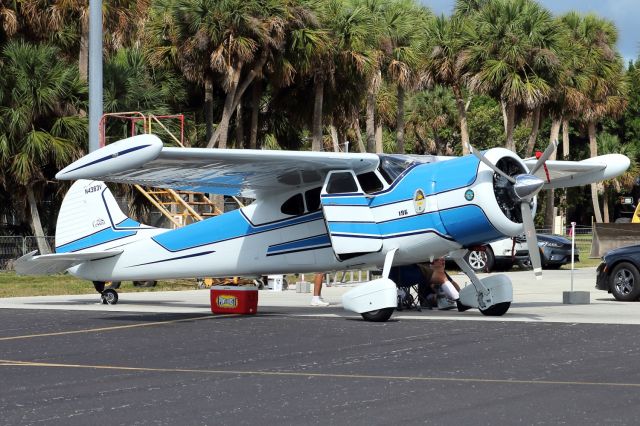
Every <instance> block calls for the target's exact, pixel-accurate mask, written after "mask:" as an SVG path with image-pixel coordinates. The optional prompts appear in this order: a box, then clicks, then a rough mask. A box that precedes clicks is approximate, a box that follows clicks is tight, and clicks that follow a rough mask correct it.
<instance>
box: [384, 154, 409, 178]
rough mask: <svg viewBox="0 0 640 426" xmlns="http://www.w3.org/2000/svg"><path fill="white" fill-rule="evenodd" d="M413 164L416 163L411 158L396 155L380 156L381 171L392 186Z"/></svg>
mask: <svg viewBox="0 0 640 426" xmlns="http://www.w3.org/2000/svg"><path fill="white" fill-rule="evenodd" d="M413 164H414V161H413V160H412V159H410V158H406V157H401V156H394V155H380V168H379V170H380V174H381V175H382V177H383V178H384V179H385V180H386V181H387V183H388V184H391V183H393V181H395V180H396V179H397V178H398V176H400V175H401V174H402V173H403V172H404V171H405V170H407V169H408V168H409V167H410V166H412V165H413Z"/></svg>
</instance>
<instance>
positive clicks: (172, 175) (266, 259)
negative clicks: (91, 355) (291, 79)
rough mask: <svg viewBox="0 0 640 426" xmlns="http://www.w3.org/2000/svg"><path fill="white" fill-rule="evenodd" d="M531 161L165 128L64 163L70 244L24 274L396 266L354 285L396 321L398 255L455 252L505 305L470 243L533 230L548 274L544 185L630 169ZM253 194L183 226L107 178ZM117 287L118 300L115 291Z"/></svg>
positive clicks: (34, 259) (98, 275) (25, 261)
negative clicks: (286, 142)
mask: <svg viewBox="0 0 640 426" xmlns="http://www.w3.org/2000/svg"><path fill="white" fill-rule="evenodd" d="M555 147H556V144H555V143H554V144H551V145H550V146H549V147H548V148H547V149H546V150H545V152H544V153H543V154H542V155H541V156H540V158H538V159H536V158H532V159H526V160H523V159H521V158H519V157H518V156H517V155H516V154H514V153H513V152H512V151H509V150H507V149H504V148H492V149H489V150H487V151H486V152H484V153H481V152H479V151H477V150H475V149H473V148H471V150H472V153H473V155H467V156H464V157H437V156H429V155H427V156H413V155H386V154H369V153H362V154H359V153H348V154H347V153H327V152H292V151H255V150H228V149H201V148H186V149H185V148H171V147H164V146H163V144H162V141H161V140H160V139H159V138H158V137H156V136H155V135H150V134H146V135H138V136H134V137H131V138H128V139H124V140H121V141H118V142H115V143H113V144H110V145H107V146H105V147H103V148H101V149H99V150H97V151H94V152H92V153H90V154H88V155H86V156H85V157H83V158H81V159H79V160H77V161H76V162H74V163H72V164H71V165H69V166H67V167H66V168H64V169H63V170H61V171H60V172H59V173H58V174H57V175H56V177H57V178H58V179H63V180H77V182H75V183H74V184H73V185H72V186H71V189H70V190H69V192H68V193H67V195H66V196H65V198H64V201H63V203H62V206H61V209H60V213H59V216H58V221H57V227H56V236H55V237H56V241H55V243H56V253H55V254H46V255H39V256H38V255H36V254H35V252H32V253H29V254H27V255H25V256H23V257H21V258H20V259H19V260H18V261H16V264H15V267H16V271H17V272H18V273H21V274H44V273H54V272H61V271H64V270H68V271H69V273H71V274H73V275H75V276H78V277H81V278H83V279H87V280H90V281H93V282H94V284H95V285H96V289H97V290H99V291H100V290H101V289H102V288H104V282H105V281H121V280H148V279H168V278H186V277H203V276H207V277H222V276H247V277H250V276H260V275H264V274H277V273H293V272H309V271H335V270H347V269H356V268H365V267H371V266H377V267H380V266H382V267H383V272H382V278H379V279H376V280H373V281H369V282H366V283H363V284H361V285H359V286H358V287H355V288H354V289H352V290H350V291H348V292H347V293H346V294H345V295H344V296H343V300H342V301H343V306H344V308H345V309H348V310H351V311H354V312H357V313H360V314H361V315H362V316H363V318H364V319H366V320H370V321H386V320H387V319H389V317H390V316H391V315H392V313H393V310H394V308H395V307H396V303H397V299H396V298H397V292H396V285H395V283H394V282H393V281H391V280H390V279H389V272H390V268H391V266H392V265H407V264H414V263H419V262H424V261H426V260H428V259H430V258H431V259H433V258H434V257H441V256H445V255H449V256H450V257H451V258H453V259H454V260H455V261H456V263H457V264H458V265H459V266H460V267H461V269H462V270H463V271H464V272H465V273H466V274H467V275H468V276H469V278H470V280H471V283H472V284H473V285H468V286H466V287H465V288H464V289H462V291H461V292H460V302H461V303H463V304H464V305H467V306H470V307H475V308H479V309H480V311H481V312H482V313H484V314H486V315H503V314H504V313H506V312H507V310H508V309H509V306H510V304H511V301H512V298H513V292H512V287H511V281H510V280H509V278H508V277H507V276H506V275H492V276H489V277H486V278H483V279H479V278H478V277H477V276H476V275H475V273H474V272H473V270H472V269H471V268H470V267H469V265H468V264H467V263H466V262H465V261H464V259H463V258H464V255H465V254H466V252H467V248H469V247H474V246H478V245H480V244H484V243H488V242H491V241H495V240H498V239H501V238H504V237H505V236H507V237H511V236H516V235H519V234H522V233H523V231H524V232H525V234H526V237H527V243H528V247H529V253H530V255H531V259H532V264H533V267H534V273H535V275H536V277H537V278H540V274H541V267H540V255H539V252H538V248H537V242H536V233H535V229H534V223H533V218H532V216H533V214H532V211H535V208H536V194H537V193H538V192H539V191H540V190H541V189H547V188H561V187H569V186H577V185H585V184H588V183H591V182H596V181H600V180H604V179H608V178H612V177H615V176H618V175H620V174H621V173H623V172H624V171H625V170H626V169H627V167H628V166H629V159H628V158H627V157H625V156H624V155H620V154H609V155H603V156H599V157H595V158H590V159H587V160H583V161H578V162H570V161H547V159H548V158H549V156H550V155H551V154H552V153H553V151H554V149H555ZM105 181H106V182H117V183H126V184H141V185H145V186H150V187H159V188H172V189H175V190H189V191H196V192H205V193H215V194H223V195H233V196H242V197H249V198H253V199H254V200H255V201H254V202H253V203H251V204H250V205H248V206H246V207H243V208H240V209H238V210H234V211H231V212H228V213H225V214H222V215H220V216H216V217H212V218H210V219H207V220H204V221H201V222H197V223H193V224H191V225H187V226H185V227H183V228H178V229H162V228H155V227H151V226H146V225H143V224H141V223H139V222H137V221H135V220H133V219H130V218H128V217H127V216H126V215H125V214H124V213H123V212H122V211H121V210H120V208H119V207H118V205H117V203H116V201H115V199H114V198H113V196H112V194H111V192H110V191H109V189H107V186H106V185H105V184H104V182H105ZM102 297H103V299H104V300H105V301H106V302H108V303H115V302H117V293H115V291H114V290H104V292H103V296H102Z"/></svg>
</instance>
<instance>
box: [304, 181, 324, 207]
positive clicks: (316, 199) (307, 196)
mask: <svg viewBox="0 0 640 426" xmlns="http://www.w3.org/2000/svg"><path fill="white" fill-rule="evenodd" d="M321 190H322V188H321V187H317V188H313V189H310V190H308V191H306V192H305V193H304V200H305V201H306V202H307V211H308V212H315V211H316V210H320V191H321Z"/></svg>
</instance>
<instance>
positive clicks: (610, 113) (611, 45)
mask: <svg viewBox="0 0 640 426" xmlns="http://www.w3.org/2000/svg"><path fill="white" fill-rule="evenodd" d="M578 30H579V33H578V35H579V38H578V42H579V43H580V44H581V45H582V47H583V49H584V51H585V55H584V57H583V58H582V61H581V62H582V65H581V68H580V72H581V73H582V76H581V77H582V81H581V85H580V90H581V92H582V96H583V97H582V99H581V100H582V102H581V104H580V106H579V114H580V117H581V119H582V120H583V122H584V124H585V125H586V127H587V132H588V135H589V151H590V155H591V157H595V156H597V155H598V145H597V141H596V127H597V125H598V122H599V121H600V120H601V119H603V118H604V117H617V116H619V115H620V114H622V112H623V111H624V109H625V108H626V104H627V99H626V93H627V90H628V85H627V82H626V79H625V76H624V65H623V62H622V58H621V57H620V54H619V53H618V52H617V51H616V50H615V44H616V41H617V38H618V32H617V29H616V27H615V25H614V24H613V23H612V22H610V21H608V20H606V19H602V18H599V17H598V16H596V15H593V14H589V15H586V16H585V17H584V18H583V19H582V21H581V22H580V25H579V26H578ZM591 200H592V203H593V210H594V214H595V217H596V222H598V223H600V222H602V214H601V212H600V206H599V203H598V189H597V184H595V183H594V184H591Z"/></svg>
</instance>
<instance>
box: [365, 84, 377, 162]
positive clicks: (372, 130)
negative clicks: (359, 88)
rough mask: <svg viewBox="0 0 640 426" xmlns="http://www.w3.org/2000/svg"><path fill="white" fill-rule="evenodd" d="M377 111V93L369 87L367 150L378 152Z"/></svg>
mask: <svg viewBox="0 0 640 426" xmlns="http://www.w3.org/2000/svg"><path fill="white" fill-rule="evenodd" d="M375 111H376V94H375V92H374V90H373V88H371V87H369V90H368V91H367V112H366V115H367V121H366V130H367V152H376V122H375Z"/></svg>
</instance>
